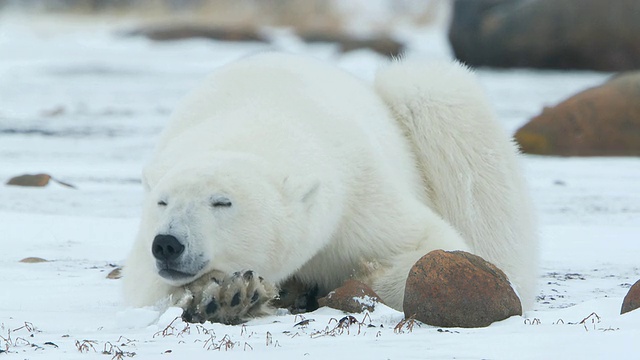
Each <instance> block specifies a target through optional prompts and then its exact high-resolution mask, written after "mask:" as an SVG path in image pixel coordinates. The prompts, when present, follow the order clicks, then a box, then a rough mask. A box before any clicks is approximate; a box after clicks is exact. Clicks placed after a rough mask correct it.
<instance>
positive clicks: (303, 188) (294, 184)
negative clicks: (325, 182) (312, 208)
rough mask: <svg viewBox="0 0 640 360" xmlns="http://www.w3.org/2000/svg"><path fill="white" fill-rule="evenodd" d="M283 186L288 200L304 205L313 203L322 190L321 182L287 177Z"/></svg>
mask: <svg viewBox="0 0 640 360" xmlns="http://www.w3.org/2000/svg"><path fill="white" fill-rule="evenodd" d="M282 185H283V186H282V187H283V190H284V193H285V195H286V196H287V198H288V199H290V200H292V201H300V202H303V203H308V202H311V201H312V200H313V199H314V198H315V197H316V195H317V194H318V190H320V182H319V181H317V180H315V179H307V178H291V177H286V178H285V179H284V181H283V183H282Z"/></svg>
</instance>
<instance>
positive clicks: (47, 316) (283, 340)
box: [0, 16, 640, 359]
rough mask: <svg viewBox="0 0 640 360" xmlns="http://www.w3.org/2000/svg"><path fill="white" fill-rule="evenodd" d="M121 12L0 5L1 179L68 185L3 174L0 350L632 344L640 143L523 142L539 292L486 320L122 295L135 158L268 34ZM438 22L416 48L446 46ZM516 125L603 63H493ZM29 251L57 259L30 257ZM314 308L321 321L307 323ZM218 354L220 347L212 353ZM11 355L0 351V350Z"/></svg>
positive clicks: (323, 48) (359, 61) (422, 353)
mask: <svg viewBox="0 0 640 360" xmlns="http://www.w3.org/2000/svg"><path fill="white" fill-rule="evenodd" d="M106 29H109V30H113V26H107V25H104V24H98V25H96V24H92V25H91V26H88V25H87V26H83V27H77V26H70V25H67V24H65V23H63V22H56V21H52V20H51V19H50V20H49V21H47V22H46V23H42V22H33V21H27V20H25V19H20V18H8V17H6V16H5V18H0V181H2V183H4V182H5V181H6V180H8V179H9V178H10V177H12V176H16V175H20V174H24V173H41V172H44V173H48V174H51V175H52V176H53V177H54V178H56V179H59V180H62V181H65V182H68V183H71V184H73V185H75V186H76V189H71V188H68V187H64V186H61V185H58V184H56V183H51V184H50V185H49V186H47V187H44V188H22V187H11V186H4V185H0V200H1V201H0V249H2V257H0V274H1V276H0V351H6V352H8V353H9V355H8V356H9V357H12V356H16V357H19V358H29V359H31V358H34V359H35V358H59V359H76V358H78V359H88V358H100V359H106V358H114V359H119V358H124V357H128V356H132V355H133V354H134V353H135V356H134V358H136V359H137V358H160V357H163V358H176V359H182V358H186V356H189V357H193V358H204V357H206V356H217V357H229V358H235V359H240V358H255V357H258V356H260V358H263V359H269V358H294V357H295V358H301V357H304V358H309V359H312V358H322V359H324V358H347V357H350V358H352V357H358V358H360V357H361V358H365V359H411V358H416V359H417V358H420V359H424V358H434V359H440V358H457V359H515V358H517V359H550V358H557V359H594V358H607V359H615V358H630V357H631V356H632V354H633V353H634V352H635V353H637V349H635V346H634V344H635V343H636V342H637V339H638V338H640V310H639V311H635V312H631V313H628V314H626V315H622V316H621V315H619V312H620V306H621V303H622V298H623V297H624V295H625V294H626V293H627V291H628V289H629V287H630V285H631V284H633V283H634V282H635V281H637V280H638V279H640V261H639V259H640V243H639V240H640V159H639V158H553V157H535V156H525V157H524V161H523V165H524V167H525V169H526V172H527V177H528V179H529V182H530V185H531V191H532V193H533V197H534V199H535V202H536V205H537V208H538V215H539V222H540V232H541V255H542V256H541V259H542V260H541V264H540V277H539V299H538V301H537V302H536V305H535V308H534V309H533V310H532V311H529V312H527V313H526V314H525V315H524V316H522V317H513V318H510V319H507V320H505V321H502V322H499V323H495V324H493V325H491V326H489V327H488V328H482V329H440V328H436V327H430V326H426V325H418V324H414V325H413V326H412V324H405V326H404V327H399V326H398V327H397V326H396V325H398V323H399V322H400V321H401V320H402V318H403V315H402V314H401V313H399V312H396V311H394V310H391V309H388V308H383V307H380V308H379V309H377V310H376V311H375V312H373V313H372V314H369V315H368V316H365V315H364V314H354V315H353V316H355V319H356V320H357V322H356V323H353V324H351V325H350V326H345V323H344V322H342V323H341V322H340V320H341V319H342V318H343V317H344V316H345V314H342V313H340V312H339V311H336V310H332V309H328V308H321V309H319V310H318V311H316V312H313V313H309V314H305V315H304V317H301V316H292V315H284V314H282V315H278V316H273V317H268V318H263V319H258V320H255V321H251V322H249V323H247V324H246V325H243V326H224V325H219V324H209V323H208V324H205V325H204V326H200V325H193V324H191V325H188V324H185V323H182V322H181V321H180V320H176V321H174V319H175V318H176V317H177V316H178V315H179V312H177V309H169V310H168V311H167V312H166V313H161V312H160V311H158V310H154V309H127V308H125V307H124V306H123V304H122V300H121V294H120V281H119V280H111V279H107V278H106V275H107V274H108V273H109V272H110V271H111V270H112V269H113V268H114V267H115V266H117V265H121V264H122V261H123V259H124V257H125V256H126V254H127V252H128V249H129V247H130V245H131V243H132V240H133V237H134V235H135V232H136V226H137V221H138V216H139V214H140V206H139V205H140V201H141V196H142V188H141V185H140V182H139V173H140V169H141V167H142V165H143V164H144V162H145V160H146V159H147V158H148V156H149V155H150V151H151V149H152V147H153V144H154V140H155V139H156V137H157V135H158V132H159V131H160V129H161V128H162V126H163V124H164V123H165V121H166V120H167V116H168V114H169V113H170V111H171V109H172V108H173V107H174V105H175V104H176V102H177V101H178V100H179V99H180V97H181V96H182V95H183V94H184V93H185V92H187V91H188V90H189V88H191V87H192V86H193V85H195V84H196V83H197V82H198V81H199V80H200V79H201V78H202V77H203V76H204V75H205V74H206V73H208V72H209V71H211V70H212V69H213V68H215V67H216V66H219V65H221V64H223V63H226V62H228V61H231V60H233V59H235V58H238V57H240V56H243V55H246V54H249V53H252V52H255V51H260V50H264V49H267V48H269V47H270V46H267V45H260V44H229V43H219V42H212V41H205V40H190V41H182V42H169V43H154V42H150V41H147V40H145V39H141V38H126V37H121V36H118V35H117V33H116V32H114V31H106ZM441 35H442V34H440V37H439V36H438V34H434V33H429V32H425V33H423V34H418V35H416V38H415V39H413V43H415V44H418V43H420V46H415V47H414V48H412V49H413V50H412V51H411V52H410V55H411V56H420V55H423V56H424V55H429V56H434V55H435V56H446V55H447V51H446V49H445V48H442V44H443V41H442V37H441ZM277 44H278V46H280V47H283V48H284V49H285V50H295V51H298V52H304V53H308V54H311V55H313V56H317V57H321V58H324V59H327V61H331V62H334V63H336V64H338V65H339V66H342V67H344V68H346V69H348V70H349V71H352V72H354V73H355V74H357V75H359V76H362V77H364V78H370V77H371V74H372V73H373V70H374V69H375V68H376V67H377V66H378V65H379V64H380V63H381V62H382V61H384V59H382V58H380V57H378V56H377V55H375V54H373V53H370V52H366V51H362V52H356V53H352V54H347V55H340V54H338V53H336V52H335V48H333V47H332V46H329V45H316V46H312V47H307V46H304V45H302V44H300V43H299V42H296V41H294V40H292V39H287V38H282V39H280V41H278V42H277ZM479 76H480V78H481V80H482V82H483V84H484V85H485V86H486V89H487V91H488V93H489V96H490V98H491V100H492V101H493V103H494V104H495V107H496V110H497V113H498V116H499V118H500V120H501V121H502V122H504V124H505V126H506V127H507V129H508V130H509V131H511V132H513V131H515V130H516V129H517V128H518V127H519V126H520V125H522V124H523V123H524V122H526V121H527V119H529V118H530V117H531V116H533V115H536V114H537V113H538V112H539V111H540V110H541V108H542V107H543V106H544V105H553V104H555V103H557V102H559V101H561V100H562V99H564V98H565V97H567V96H568V95H570V94H572V93H575V92H576V91H578V90H581V89H584V88H585V87H588V86H592V85H595V84H598V83H600V82H602V81H603V80H604V79H606V78H607V76H608V74H600V73H588V72H579V73H578V72H571V73H567V72H541V71H527V70H517V71H515V70H510V71H489V70H480V71H479ZM26 257H40V258H44V259H47V260H49V262H42V263H22V262H19V261H20V260H21V259H23V258H26ZM303 320H309V321H308V323H305V322H303V323H302V324H299V325H296V324H298V323H300V322H302V321H303ZM211 352H215V355H213V354H210V353H211ZM2 356H7V353H0V357H2Z"/></svg>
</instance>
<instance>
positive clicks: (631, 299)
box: [620, 280, 640, 314]
mask: <svg viewBox="0 0 640 360" xmlns="http://www.w3.org/2000/svg"><path fill="white" fill-rule="evenodd" d="M637 308H640V280H638V281H636V283H635V284H633V286H632V287H631V289H629V292H628V293H627V295H626V296H625V297H624V300H623V301H622V309H621V310H620V314H624V313H628V312H629V311H633V310H635V309H637Z"/></svg>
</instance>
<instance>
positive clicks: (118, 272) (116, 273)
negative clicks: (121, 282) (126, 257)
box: [107, 267, 122, 280]
mask: <svg viewBox="0 0 640 360" xmlns="http://www.w3.org/2000/svg"><path fill="white" fill-rule="evenodd" d="M120 278H122V268H121V267H117V268H115V269H113V270H111V271H110V272H109V274H107V279H113V280H117V279H120Z"/></svg>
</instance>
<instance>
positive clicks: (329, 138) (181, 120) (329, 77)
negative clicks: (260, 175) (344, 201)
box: [156, 53, 420, 191]
mask: <svg viewBox="0 0 640 360" xmlns="http://www.w3.org/2000/svg"><path fill="white" fill-rule="evenodd" d="M185 132H189V134H188V135H187V136H183V135H184V133H185ZM181 137H182V139H180V138H181ZM167 147H174V148H181V149H183V148H186V149H183V150H181V151H182V152H184V153H185V154H186V153H189V152H192V150H191V149H192V148H193V147H197V148H198V149H199V151H200V152H202V151H203V149H205V151H206V149H210V150H215V151H219V150H226V151H243V152H250V153H257V154H259V155H260V156H262V157H267V158H269V157H271V158H272V159H271V160H274V161H275V160H279V161H280V162H293V163H298V164H303V163H305V164H309V165H310V166H309V167H308V168H305V167H304V166H302V167H301V168H300V169H299V170H300V171H303V172H310V171H311V172H316V173H322V172H324V171H327V169H326V168H325V169H323V167H322V165H323V164H324V165H326V167H327V168H332V169H333V170H335V169H341V168H342V169H344V171H345V172H351V171H352V169H351V168H353V164H354V163H355V164H361V165H362V166H361V167H363V168H367V167H369V165H370V164H376V165H375V167H380V166H381V167H383V168H384V167H390V169H385V170H383V172H384V173H385V176H389V177H390V178H391V179H392V182H393V181H395V182H396V183H397V184H398V185H399V186H405V185H407V184H408V185H409V187H411V188H412V190H416V191H418V189H420V185H419V184H420V179H419V174H417V171H416V170H415V164H414V162H413V155H412V153H411V151H410V149H409V145H408V143H407V141H406V139H405V138H404V136H403V135H402V132H401V130H400V128H399V126H398V124H397V123H396V122H395V121H393V120H392V119H391V116H390V113H389V109H388V108H387V107H386V105H385V104H384V103H383V102H382V100H381V99H380V98H379V97H378V95H377V94H376V93H375V91H373V89H372V88H371V86H370V85H369V84H366V83H364V82H363V81H361V80H360V79H358V78H356V77H354V76H353V75H350V74H348V73H346V72H345V71H342V70H340V69H337V68H335V67H334V66H330V65H328V64H325V63H323V62H321V61H317V60H313V59H309V58H308V57H301V56H296V55H287V54H272V53H267V54H261V55H257V56H252V57H249V58H246V59H243V60H241V61H237V62H234V63H232V64H230V65H227V66H223V67H222V68H219V69H218V70H217V71H215V72H214V73H213V74H212V75H211V76H210V77H208V78H207V79H206V80H205V81H204V82H203V83H202V84H201V85H200V86H199V87H198V88H196V89H195V90H194V91H193V92H191V93H190V94H188V95H187V96H186V97H185V99H184V100H183V101H182V103H181V105H180V106H179V107H178V108H177V109H176V111H175V112H174V114H173V115H172V118H171V120H170V123H169V124H168V126H167V128H166V129H165V131H164V132H163V134H162V136H161V139H160V141H159V145H158V148H157V153H162V152H164V151H163V150H164V149H165V148H167ZM167 152H168V153H171V154H176V153H178V152H179V151H175V149H172V150H171V151H167ZM156 158H166V155H162V156H156ZM172 161H173V160H172ZM371 167H373V166H371ZM347 168H349V169H347ZM348 175H349V176H350V175H351V174H348Z"/></svg>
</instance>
